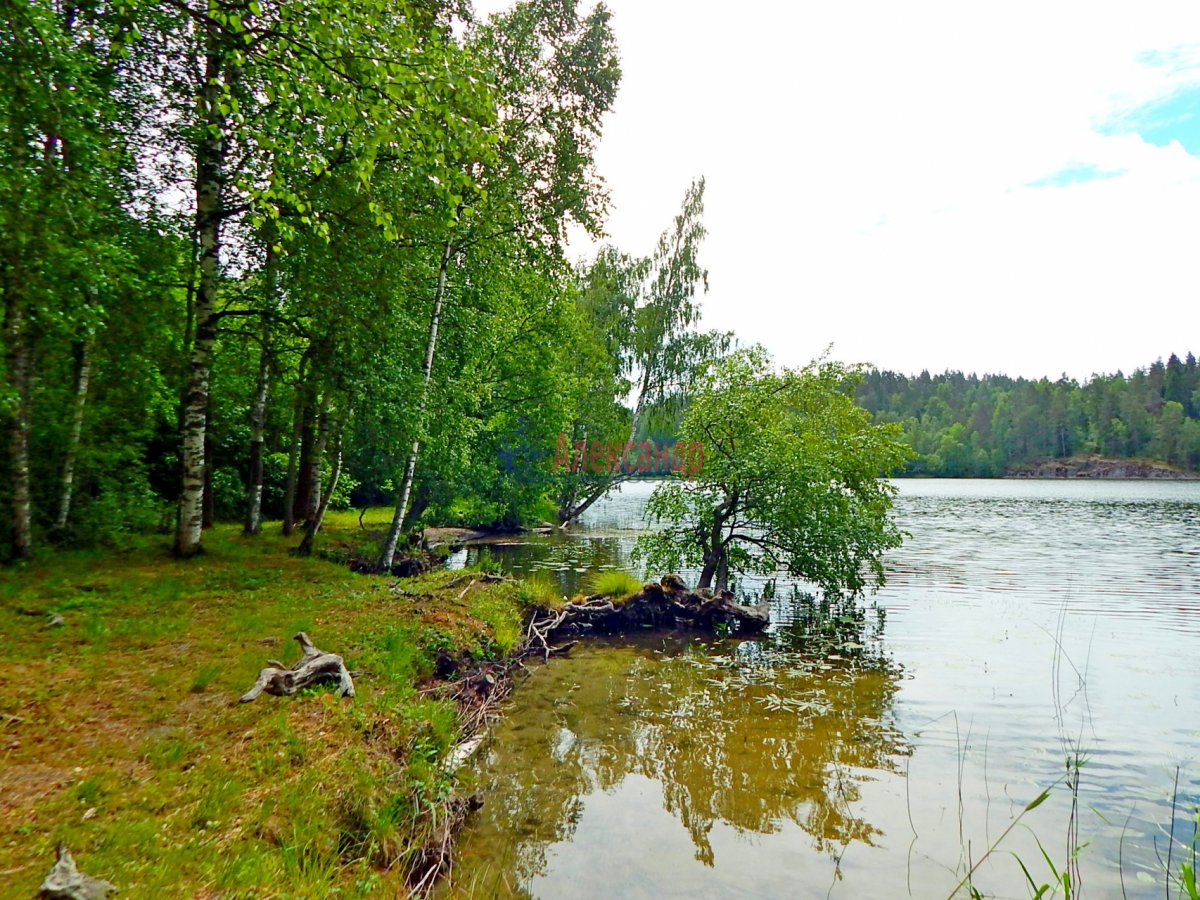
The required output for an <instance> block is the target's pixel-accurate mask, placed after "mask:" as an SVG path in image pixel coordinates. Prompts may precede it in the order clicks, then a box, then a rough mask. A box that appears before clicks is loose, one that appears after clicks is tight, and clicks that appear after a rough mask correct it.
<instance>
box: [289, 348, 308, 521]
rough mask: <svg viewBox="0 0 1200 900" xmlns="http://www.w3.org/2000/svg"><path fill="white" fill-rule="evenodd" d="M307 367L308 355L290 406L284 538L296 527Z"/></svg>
mask: <svg viewBox="0 0 1200 900" xmlns="http://www.w3.org/2000/svg"><path fill="white" fill-rule="evenodd" d="M307 367H308V354H307V353H306V354H305V355H304V356H302V357H301V358H300V372H299V376H298V379H299V380H298V381H297V382H296V401H295V403H294V404H293V406H292V441H291V444H289V445H288V468H287V485H286V486H285V488H284V492H283V534H284V536H285V537H286V536H287V535H290V534H291V533H292V529H293V528H295V527H296V468H297V456H298V454H299V448H300V435H301V433H302V431H303V429H304V414H305V402H306V400H307V397H306V396H305V392H304V370H305V369H306V368H307Z"/></svg>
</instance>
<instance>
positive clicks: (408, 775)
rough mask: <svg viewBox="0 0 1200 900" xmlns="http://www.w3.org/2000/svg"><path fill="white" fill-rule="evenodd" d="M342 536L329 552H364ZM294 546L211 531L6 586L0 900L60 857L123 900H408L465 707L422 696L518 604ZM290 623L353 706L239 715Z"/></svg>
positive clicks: (503, 626) (49, 561) (297, 703)
mask: <svg viewBox="0 0 1200 900" xmlns="http://www.w3.org/2000/svg"><path fill="white" fill-rule="evenodd" d="M355 520H356V516H354V515H350V514H342V515H341V516H338V515H334V516H333V517H332V520H331V521H330V522H329V523H328V524H327V532H326V534H325V537H324V540H323V543H324V544H325V545H327V546H330V545H332V546H337V545H339V544H341V545H347V544H350V543H354V542H357V541H359V540H361V537H360V535H361V534H362V533H361V532H359V531H358V530H357V529H358V526H357V522H356V521H355ZM370 524H371V523H370V522H368V525H370ZM297 542H298V538H297V537H293V538H290V539H288V540H287V541H285V540H284V539H283V538H282V537H281V536H279V534H278V527H277V526H274V525H272V526H268V528H267V529H266V531H265V533H264V534H263V535H261V536H259V537H257V538H246V537H243V536H242V535H241V534H240V529H239V528H237V527H236V526H218V527H217V528H216V529H214V530H213V531H212V532H211V533H209V534H208V535H207V536H206V538H205V543H206V545H207V547H208V553H207V554H205V555H204V556H203V557H200V558H198V559H194V560H191V561H188V562H179V561H175V560H173V559H171V558H170V557H169V556H168V555H167V552H166V539H164V538H162V537H153V536H152V537H146V538H141V539H137V540H135V541H133V542H132V543H131V544H130V545H129V546H128V548H127V549H125V550H123V551H121V552H120V553H118V554H114V553H112V552H111V551H103V552H95V553H83V552H80V553H74V554H60V555H55V556H51V557H46V558H43V559H40V560H36V561H35V562H34V563H32V564H30V565H28V566H27V567H22V568H10V569H7V570H3V571H0V646H2V647H3V648H4V650H3V656H4V660H5V664H4V679H3V682H2V683H0V896H3V897H22V898H23V897H30V896H33V895H34V894H35V893H36V891H37V887H38V885H39V884H40V883H41V880H42V878H43V877H44V876H45V874H46V872H47V871H49V869H50V866H51V864H52V862H53V859H54V847H55V845H56V844H57V843H58V842H59V841H64V842H66V844H67V845H68V846H69V847H70V848H71V850H72V851H73V853H74V855H75V858H76V861H77V862H78V864H79V867H80V869H81V870H82V871H85V872H87V873H89V874H92V875H95V876H97V877H102V878H105V879H107V880H109V881H112V882H114V883H116V884H117V885H118V886H119V887H120V888H121V890H122V894H121V896H125V897H134V898H137V897H154V896H160V897H161V896H170V897H324V896H331V895H337V896H363V895H367V894H370V893H373V892H379V893H381V894H382V895H384V896H388V895H394V894H396V893H399V892H400V890H401V889H402V885H403V883H404V879H405V876H406V873H407V872H408V871H409V870H410V868H411V867H412V866H413V865H415V864H416V862H417V857H418V855H419V850H420V848H421V846H422V845H423V844H424V842H425V840H426V837H427V835H428V834H429V833H430V831H431V830H432V829H433V828H434V827H435V826H436V824H437V818H438V816H439V814H440V813H441V812H442V811H443V810H444V807H445V804H446V803H447V802H448V800H449V798H450V795H451V791H452V784H451V782H450V779H449V777H448V776H447V775H445V774H444V773H443V772H442V767H441V765H440V763H441V760H442V759H443V757H444V755H445V754H446V752H447V750H448V749H449V748H450V747H451V746H452V744H453V743H454V741H455V738H456V735H457V725H456V716H455V707H454V705H453V703H451V702H450V701H447V700H437V699H433V698H431V697H430V696H428V695H426V694H422V693H421V691H420V686H421V685H422V683H423V682H425V681H426V680H427V679H428V678H429V677H430V675H431V673H432V672H433V669H434V664H435V661H436V659H437V657H438V656H439V654H441V653H442V652H444V651H451V652H460V651H462V650H469V651H470V652H471V653H472V654H473V655H475V656H476V657H481V658H482V657H489V656H496V655H501V654H504V653H505V652H507V651H509V650H511V649H512V647H513V645H514V644H515V642H516V641H517V639H518V637H519V636H520V606H519V603H520V601H519V598H518V590H517V588H516V587H515V586H513V585H511V584H482V583H468V584H467V585H466V588H467V589H466V590H465V591H464V586H463V584H462V583H461V580H460V582H459V583H456V584H455V585H454V586H453V587H452V588H448V589H447V588H445V587H443V586H444V585H446V584H447V582H449V581H450V580H451V579H452V578H454V576H455V573H447V572H434V573H431V574H428V575H423V576H419V577H417V578H413V579H408V580H405V581H404V582H403V583H402V584H400V587H401V588H402V592H399V591H394V590H391V589H390V587H391V585H392V584H393V583H394V580H393V579H388V578H378V577H366V576H359V575H354V574H352V573H351V572H349V571H348V570H347V569H346V568H345V567H344V566H341V565H338V564H336V563H333V562H328V561H325V560H321V559H315V558H314V559H301V558H297V557H294V556H291V555H289V553H288V549H289V548H290V547H291V546H293V545H294V544H295V543H297ZM52 614H57V615H59V616H61V617H62V622H63V624H61V625H58V626H51V625H50V624H49V621H50V617H51V615H52ZM301 630H303V631H306V632H307V633H308V634H309V636H310V637H311V638H312V640H313V641H314V642H315V643H316V644H317V646H318V647H320V648H322V649H324V650H328V651H331V652H334V653H339V654H341V655H342V656H343V657H344V658H345V660H346V663H347V665H348V666H349V667H350V669H351V670H353V671H355V672H356V673H358V674H356V686H357V689H358V696H357V698H355V699H354V700H339V699H337V698H335V697H334V696H333V693H332V691H331V690H330V689H327V688H312V689H308V690H306V691H303V692H301V693H300V694H298V695H296V696H294V697H284V698H281V697H272V696H268V695H264V696H262V697H260V698H259V699H258V700H256V701H255V702H253V703H248V704H238V703H237V698H238V697H239V696H240V695H241V694H242V693H243V692H244V691H245V690H246V689H247V688H248V687H249V686H250V685H251V684H252V683H253V682H254V680H255V678H256V677H257V675H258V671H259V670H260V669H261V668H262V667H264V666H265V665H266V661H267V659H268V658H276V659H280V660H283V661H284V662H285V663H289V664H290V663H291V662H292V661H294V660H295V659H296V658H297V657H298V655H299V651H298V649H297V647H296V645H295V643H294V642H293V641H292V640H291V637H292V635H294V634H295V633H296V632H297V631H301Z"/></svg>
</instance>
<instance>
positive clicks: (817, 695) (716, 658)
mask: <svg viewBox="0 0 1200 900" xmlns="http://www.w3.org/2000/svg"><path fill="white" fill-rule="evenodd" d="M788 619H789V624H788V625H785V626H784V627H782V628H780V629H779V631H778V632H777V634H776V635H775V636H774V638H773V639H772V640H769V641H758V642H744V643H739V642H734V641H720V642H713V643H707V644H705V643H700V642H697V641H695V640H693V641H691V642H690V643H689V641H688V639H687V638H686V637H680V636H669V637H664V636H663V635H661V634H660V635H655V636H653V637H651V636H642V637H639V638H638V639H630V638H626V639H615V640H612V641H605V642H603V643H600V642H595V643H585V644H581V645H579V646H578V647H576V649H575V651H574V655H573V656H572V657H570V658H564V659H556V660H555V661H554V662H552V663H551V664H550V665H549V666H547V667H544V668H541V669H539V670H538V671H536V672H535V674H534V675H533V677H531V678H530V679H529V680H528V681H527V682H525V683H523V684H521V685H520V686H519V687H518V689H517V692H516V695H515V702H514V704H513V706H512V708H511V709H510V710H509V711H508V714H507V717H506V718H505V720H504V721H503V722H502V723H500V724H499V725H498V726H497V728H496V731H495V734H494V735H493V736H492V737H491V739H490V740H489V742H488V744H487V748H486V750H485V751H484V753H483V756H482V757H481V759H480V760H479V761H478V764H477V766H476V774H475V777H476V778H477V779H478V782H479V788H480V789H481V790H483V792H484V798H485V803H484V807H483V809H482V810H480V812H479V813H477V815H476V818H475V819H474V820H473V821H472V822H470V823H469V824H468V826H467V829H466V831H464V833H463V835H462V840H461V842H460V845H459V853H458V862H457V867H456V872H455V875H454V877H453V879H452V882H451V884H450V885H449V886H447V887H446V888H445V889H444V890H445V892H446V893H447V894H448V895H450V894H468V893H469V894H476V895H491V894H508V895H514V896H523V895H528V893H529V891H530V889H531V886H533V885H534V883H535V880H536V879H538V878H539V877H542V876H545V875H547V873H548V870H549V869H550V868H551V867H553V866H554V865H556V864H560V863H563V862H564V861H565V856H564V855H563V854H562V853H561V852H560V851H561V850H562V849H563V847H564V845H568V844H570V843H571V842H572V841H573V840H574V839H575V838H576V833H577V829H578V828H579V825H580V822H581V821H582V820H583V818H584V817H585V816H588V815H600V814H601V813H598V812H595V811H594V810H593V809H592V808H591V807H590V806H589V798H594V797H596V796H597V795H598V792H605V793H613V792H615V791H616V790H617V789H618V787H619V786H621V785H622V783H623V782H626V780H627V779H631V778H632V777H634V776H640V777H641V778H643V779H647V780H649V782H652V783H653V784H654V785H655V788H656V790H659V791H661V805H662V808H663V809H665V810H666V811H667V812H668V813H669V814H670V815H671V816H672V817H673V818H674V820H675V821H677V823H678V824H680V825H682V826H683V828H684V829H686V831H687V834H688V836H689V837H690V842H691V846H692V847H693V852H694V855H695V858H696V859H698V860H700V861H701V862H703V863H704V864H705V865H707V866H709V867H714V866H719V865H720V863H721V860H720V859H719V858H717V854H716V852H715V851H714V848H713V844H712V843H711V841H710V833H711V831H712V829H713V827H714V824H715V823H718V822H720V823H726V824H727V825H729V826H731V827H732V828H733V829H734V830H735V831H736V832H737V833H739V834H744V835H770V834H774V833H776V832H778V831H780V830H781V828H783V827H784V826H785V825H786V823H788V822H792V823H795V825H797V826H799V828H800V829H802V830H803V832H804V833H805V834H806V835H808V836H809V838H810V840H811V847H812V850H815V851H817V852H819V853H823V854H825V855H827V856H828V857H829V858H830V859H831V860H832V867H831V868H832V871H831V877H836V876H837V866H838V862H839V860H840V858H841V855H842V853H843V852H844V850H845V848H846V847H847V846H848V845H850V844H851V843H853V842H861V843H863V844H867V845H871V844H873V843H874V842H875V840H876V838H877V837H879V836H880V832H879V830H878V829H877V828H876V827H875V826H873V825H872V824H871V823H870V822H868V821H867V820H866V819H865V818H863V817H862V816H861V815H859V814H857V813H856V812H855V804H856V803H857V801H858V800H859V798H860V788H861V785H862V784H863V783H864V782H866V781H869V780H872V779H874V778H876V777H878V775H879V773H881V772H892V773H900V772H902V771H903V766H902V763H901V757H903V756H905V755H907V753H908V752H909V751H908V746H907V743H906V741H905V738H904V736H903V735H902V734H901V733H900V732H899V731H898V730H897V729H896V728H895V726H894V725H893V724H892V721H891V704H892V698H893V695H894V694H895V691H896V688H897V680H898V671H897V669H896V668H895V667H894V666H893V665H892V664H890V663H889V661H888V660H886V659H885V658H884V657H883V655H882V653H880V652H879V641H878V637H879V635H878V630H879V624H881V623H879V624H877V625H876V626H875V628H874V630H872V629H871V628H868V627H867V619H868V617H866V616H864V615H863V614H862V611H861V610H860V609H856V608H855V607H853V606H851V605H846V606H843V607H841V608H840V609H839V608H837V607H836V606H835V607H834V608H833V609H825V610H821V609H820V608H819V607H818V606H816V605H814V604H813V603H812V602H811V601H807V600H805V599H804V598H801V599H800V600H798V601H797V604H796V606H794V607H793V613H792V615H790V616H788ZM868 632H873V633H868ZM635 780H636V779H635ZM591 806H592V807H594V806H596V804H594V803H593V804H591ZM606 806H607V805H606ZM660 818H661V817H660ZM656 822H657V819H656ZM613 824H614V826H615V823H613ZM658 827H661V826H659V825H657V824H655V825H651V823H649V822H646V823H640V824H639V826H638V830H639V833H635V834H630V835H628V839H629V840H630V841H633V842H636V843H640V844H644V852H645V853H646V854H647V855H653V854H655V853H658V852H661V851H662V847H661V846H659V845H656V835H655V828H658ZM676 827H678V826H676ZM659 843H660V844H661V842H659ZM669 869H670V866H664V872H665V871H668V870H669ZM621 875H622V873H621V872H617V871H614V872H612V879H614V880H613V882H611V883H610V884H608V885H607V888H608V889H609V891H615V892H616V893H620V890H619V881H620V878H621ZM641 877H642V878H643V879H644V877H645V873H644V872H643V873H642V876H641ZM640 886H641V887H642V888H645V887H647V886H646V885H644V884H641V885H640ZM597 887H599V886H597ZM582 893H584V894H586V893H587V892H586V890H584V891H582Z"/></svg>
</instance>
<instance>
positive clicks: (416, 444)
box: [379, 240, 452, 571]
mask: <svg viewBox="0 0 1200 900" xmlns="http://www.w3.org/2000/svg"><path fill="white" fill-rule="evenodd" d="M451 249H452V247H451V243H450V241H448V240H447V241H446V243H445V244H444V245H443V246H442V258H441V261H440V262H439V264H438V275H437V287H436V288H435V289H434V292H433V314H432V315H431V316H430V317H429V337H428V339H427V340H426V342H425V371H424V381H422V383H421V399H420V402H419V403H418V404H417V429H416V431H417V436H416V437H415V438H413V442H412V448H411V449H410V450H409V452H408V462H407V464H406V465H405V467H404V481H403V482H402V483H401V485H400V496H399V498H398V499H397V501H396V512H395V514H394V515H393V516H392V525H391V527H390V528H389V529H388V533H387V538H386V539H385V540H384V542H383V550H382V551H381V552H380V554H379V568H381V569H383V570H384V571H387V570H388V569H390V568H391V567H392V563H393V562H394V561H395V558H396V544H397V543H399V541H400V532H401V531H402V530H403V529H404V513H405V510H406V509H407V508H408V498H409V495H410V494H411V493H412V485H413V477H414V475H415V474H416V471H417V456H418V455H419V454H420V452H421V432H422V431H423V430H424V427H425V405H426V403H427V402H428V400H429V382H430V379H431V377H432V375H433V356H434V352H435V350H436V349H437V335H438V325H439V324H440V322H441V319H442V301H443V300H444V299H445V296H446V272H447V270H448V269H449V268H450V253H451Z"/></svg>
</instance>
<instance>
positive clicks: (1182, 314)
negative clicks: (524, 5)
mask: <svg viewBox="0 0 1200 900" xmlns="http://www.w3.org/2000/svg"><path fill="white" fill-rule="evenodd" d="M585 4H586V0H585ZM507 5H508V4H507V3H503V2H498V0H484V2H481V3H477V8H478V9H479V11H480V12H483V13H487V12H491V11H494V10H496V9H502V8H504V7H505V6H507ZM607 5H608V6H609V8H610V9H611V10H612V11H613V14H614V17H613V28H614V31H615V33H616V36H617V42H618V46H619V50H620V55H621V66H622V71H623V77H622V82H621V88H620V93H619V95H618V98H617V101H616V104H615V106H614V108H613V111H612V112H611V114H610V115H609V117H608V120H607V122H606V124H605V132H604V137H603V139H602V141H601V144H600V147H599V151H598V155H597V167H598V170H599V173H600V174H601V175H602V176H603V178H604V179H605V181H606V182H607V185H608V187H609V190H610V192H611V200H612V203H611V211H610V216H609V219H608V224H607V232H608V238H607V240H608V241H609V242H611V243H613V244H615V245H616V246H618V247H620V248H621V249H622V250H625V251H626V252H629V253H634V254H638V255H645V254H648V253H649V252H650V251H651V250H652V248H653V246H654V242H655V240H656V238H657V236H658V234H659V233H660V232H661V231H662V230H663V229H664V228H665V227H666V226H667V225H668V224H669V223H670V221H671V218H672V216H673V215H674V214H675V213H676V211H677V210H678V208H679V205H680V202H681V201H682V198H683V194H684V191H685V189H686V188H687V186H688V184H689V183H690V182H691V180H692V179H693V178H694V177H696V176H701V175H702V176H704V177H705V179H706V195H705V196H706V206H705V216H704V221H705V225H706V227H707V229H708V238H707V240H706V241H705V244H704V246H703V249H702V251H701V262H702V263H703V264H704V265H706V266H707V268H708V271H709V283H710V290H709V292H708V294H707V296H706V297H705V298H704V301H703V308H704V320H703V324H704V327H706V328H717V329H722V330H733V331H735V332H736V333H737V335H738V337H739V339H741V340H742V341H743V342H746V343H754V342H758V343H761V344H763V345H765V346H766V347H767V348H768V349H769V350H770V351H771V352H772V354H773V355H774V357H775V358H776V360H778V361H779V362H780V363H782V364H786V365H801V364H803V363H805V362H807V361H808V360H810V359H812V358H813V357H815V356H817V355H818V354H820V353H821V352H822V351H823V350H824V349H825V348H826V347H828V346H830V345H832V351H831V355H832V356H833V357H834V358H836V359H840V360H843V361H846V362H864V363H869V364H872V365H875V366H878V367H880V368H885V369H892V370H895V371H899V372H903V373H908V374H915V373H918V372H920V371H921V370H922V369H928V370H930V371H931V372H935V373H936V372H941V371H945V370H960V371H964V372H976V373H979V374H984V373H1004V374H1008V375H1014V376H1025V377H1030V378H1039V377H1042V376H1047V377H1050V378H1058V377H1059V376H1060V375H1062V374H1066V375H1068V376H1069V377H1073V378H1077V379H1079V380H1081V381H1082V380H1086V379H1087V378H1088V377H1089V376H1090V375H1092V374H1094V373H1112V372H1116V371H1118V370H1121V371H1124V372H1126V373H1128V372H1130V371H1132V370H1133V369H1135V368H1138V367H1144V366H1146V365H1148V364H1150V363H1151V362H1153V361H1154V360H1155V359H1157V358H1159V357H1162V358H1164V359H1165V358H1166V357H1167V356H1168V355H1169V354H1170V353H1172V352H1175V353H1178V354H1179V355H1180V356H1182V355H1183V354H1184V353H1186V352H1188V351H1189V350H1191V351H1193V352H1195V353H1197V354H1200V3H1196V2H1195V0H1189V2H1169V3H1168V2H1154V0H1139V2H1136V3H1134V2H1123V3H1116V2H1104V0H1090V2H1086V3H1077V2H1057V0H1056V2H1047V0H1037V2H1026V0H1006V2H1004V3H997V2H991V3H982V2H963V0H949V2H929V0H911V2H909V0H906V2H903V3H897V2H895V0H879V2H855V0H838V2H815V0H788V2H784V0H777V2H758V3H746V4H738V3H730V2H728V0H725V2H721V3H713V2H707V0H607ZM572 249H573V251H574V252H575V253H576V254H578V255H581V256H582V255H590V253H591V252H592V250H593V248H592V247H591V246H590V245H589V243H588V241H586V240H575V241H573V244H572Z"/></svg>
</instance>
